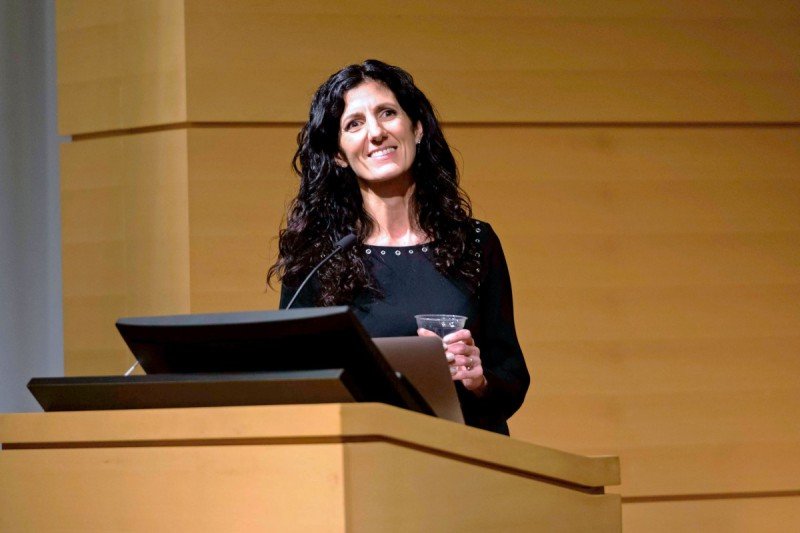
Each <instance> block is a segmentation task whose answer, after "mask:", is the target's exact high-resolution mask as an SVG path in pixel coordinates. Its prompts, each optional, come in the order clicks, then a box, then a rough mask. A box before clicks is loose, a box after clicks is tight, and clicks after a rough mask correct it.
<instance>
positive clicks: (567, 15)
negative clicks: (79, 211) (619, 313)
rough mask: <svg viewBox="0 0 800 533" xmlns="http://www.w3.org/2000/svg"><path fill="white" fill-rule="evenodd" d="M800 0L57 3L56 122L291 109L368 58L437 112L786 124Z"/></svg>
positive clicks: (797, 103) (799, 88)
mask: <svg viewBox="0 0 800 533" xmlns="http://www.w3.org/2000/svg"><path fill="white" fill-rule="evenodd" d="M767 5H768V6H769V7H766V6H767ZM799 11H800V10H798V9H797V8H796V6H793V5H791V4H789V3H781V2H768V3H767V4H764V3H755V2H746V3H744V4H743V5H731V4H729V3H717V4H715V5H714V6H713V7H711V8H710V9H709V10H707V11H706V10H701V9H698V8H697V7H695V6H691V5H690V3H688V2H681V3H680V4H674V5H672V6H671V7H669V8H667V7H665V6H663V5H662V4H661V3H659V2H635V3H634V2H626V3H621V4H619V5H618V6H616V7H615V8H613V9H611V8H608V6H599V5H595V4H591V3H584V2H572V3H568V4H566V5H562V3H558V5H555V4H553V5H546V6H536V5H528V4H526V3H514V2H504V3H501V4H496V3H475V4H472V5H469V6H465V5H464V3H463V2H457V1H448V2H439V3H437V4H436V5H430V4H429V3H427V2H411V3H405V4H404V5H403V8H402V9H401V10H400V11H399V12H398V10H397V6H394V5H393V4H384V5H381V4H375V3H374V2H365V1H361V0H359V1H355V2H347V3H343V4H337V5H336V6H335V7H333V6H328V5H327V4H320V3H316V2H310V3H303V4H302V5H298V4H296V3H290V2H248V1H244V0H237V1H229V2H224V3H220V2H217V1H216V0H185V2H179V1H174V2H173V1H169V0H148V1H147V2H125V1H123V0H114V1H113V2H97V1H92V2H80V1H75V0H61V1H60V2H59V4H58V47H59V97H60V101H59V104H60V128H61V131H62V133H65V134H75V133H88V132H93V131H107V130H117V129H126V128H133V127H141V126H151V125H155V124H169V123H174V122H184V121H186V120H189V121H219V122H232V121H244V122H270V121H272V122H274V121H278V122H283V121H298V120H303V119H304V118H305V117H306V116H307V113H308V101H309V99H310V97H311V94H312V93H313V91H314V89H315V88H316V87H317V86H318V85H319V84H320V83H321V82H322V81H323V80H324V79H325V76H326V75H328V74H330V73H333V72H334V71H335V70H336V69H338V68H339V67H341V66H344V65H346V64H349V63H354V62H359V61H361V60H363V59H366V58H367V57H377V58H380V59H383V60H385V61H388V62H391V63H395V64H399V65H401V66H403V67H404V68H406V69H408V70H409V71H410V72H412V73H413V74H414V75H415V76H416V78H417V80H418V81H419V83H420V85H421V86H422V87H423V88H424V89H425V90H426V91H427V92H428V95H429V96H430V97H431V99H432V101H433V102H435V103H436V104H437V106H438V108H439V110H440V111H441V112H442V113H443V115H444V116H445V117H447V119H448V120H450V121H459V122H630V121H635V122H646V121H658V122H696V121H711V122H732V121H733V122H761V121H779V122H785V121H798V120H800V99H798V95H800V59H798V58H800V12H799ZM143 36H147V38H143ZM333 43H335V46H332V44H333ZM403 43H413V46H407V45H403ZM454 88H456V90H454Z"/></svg>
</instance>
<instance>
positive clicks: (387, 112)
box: [383, 109, 397, 117]
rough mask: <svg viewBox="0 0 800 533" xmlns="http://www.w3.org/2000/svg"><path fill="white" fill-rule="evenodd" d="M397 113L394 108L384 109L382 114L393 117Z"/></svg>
mask: <svg viewBox="0 0 800 533" xmlns="http://www.w3.org/2000/svg"><path fill="white" fill-rule="evenodd" d="M396 114H397V111H395V110H394V109H384V111H383V116H384V117H393V116H395V115H396Z"/></svg>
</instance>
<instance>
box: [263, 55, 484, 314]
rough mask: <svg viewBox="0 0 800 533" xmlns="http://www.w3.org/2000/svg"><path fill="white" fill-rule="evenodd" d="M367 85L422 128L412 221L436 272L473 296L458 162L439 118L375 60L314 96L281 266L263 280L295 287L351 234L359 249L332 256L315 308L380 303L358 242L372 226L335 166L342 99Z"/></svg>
mask: <svg viewBox="0 0 800 533" xmlns="http://www.w3.org/2000/svg"><path fill="white" fill-rule="evenodd" d="M370 80H371V81H376V82H379V83H381V84H383V85H385V86H386V87H388V88H389V89H390V90H391V91H392V92H393V93H394V95H395V97H396V98H397V101H398V103H399V104H400V106H401V107H402V108H403V111H405V113H406V114H407V115H408V116H409V118H410V119H411V122H412V124H413V125H414V126H415V127H416V125H417V124H419V123H420V122H421V123H422V131H423V137H422V140H421V142H420V144H419V145H418V147H417V153H416V157H415V159H414V163H413V165H412V168H411V175H412V178H413V180H414V184H415V187H414V194H413V198H412V209H413V211H414V212H413V213H411V214H410V215H411V217H412V220H415V221H416V223H417V224H418V227H419V228H420V229H421V230H422V231H423V232H424V233H425V235H426V236H427V237H428V239H430V240H431V241H433V242H434V244H435V246H434V247H433V249H434V254H433V257H434V264H435V266H436V268H437V269H438V270H439V271H440V272H442V273H443V274H446V275H448V276H452V277H455V278H457V279H460V280H461V281H463V282H464V283H465V285H466V286H467V287H469V288H470V289H471V290H474V289H475V287H476V286H477V284H478V279H477V277H478V273H477V272H478V266H479V264H478V263H479V259H478V257H477V254H476V253H475V252H476V251H477V250H475V249H474V246H473V243H472V242H471V239H469V238H468V237H469V235H470V219H471V217H472V207H471V205H470V201H469V198H468V196H467V195H466V193H465V192H464V191H463V190H462V189H461V188H460V186H459V176H458V169H457V167H456V162H455V159H454V158H453V154H452V152H451V151H450V147H449V146H448V144H447V141H445V138H444V134H443V133H442V129H441V127H440V126H439V121H438V119H437V118H436V113H435V111H434V109H433V106H432V105H431V103H430V101H428V98H427V97H426V96H425V95H424V94H423V93H422V91H420V90H419V89H418V88H417V86H416V85H414V80H413V78H412V77H411V75H410V74H408V72H406V71H405V70H403V69H401V68H399V67H395V66H391V65H387V64H386V63H383V62H381V61H378V60H375V59H369V60H367V61H364V62H363V63H362V64H360V65H350V66H347V67H345V68H343V69H341V70H340V71H338V72H337V73H335V74H333V75H332V76H331V77H330V78H328V80H327V81H326V82H325V83H323V84H322V85H321V86H320V87H319V89H317V92H316V93H315V94H314V98H313V99H312V101H311V110H310V112H309V117H308V122H307V123H306V124H305V125H304V126H303V128H302V129H301V130H300V133H299V134H298V136H297V152H296V153H295V155H294V158H293V160H292V166H293V168H294V170H295V172H296V173H297V175H298V176H299V177H300V190H299V192H298V193H297V197H296V198H295V199H294V200H293V201H292V203H291V204H290V206H289V212H288V216H287V221H286V227H285V229H282V230H281V231H280V232H279V244H278V260H277V262H276V263H275V264H274V265H272V267H270V269H269V272H268V274H267V282H268V283H270V282H271V281H272V280H273V278H277V279H279V280H281V281H282V282H283V283H284V284H285V285H286V286H287V287H297V286H298V285H299V284H300V282H301V281H302V280H303V278H304V277H305V276H306V275H307V274H308V273H309V272H310V271H311V269H312V268H313V267H314V266H315V265H316V263H317V262H318V261H320V259H322V258H323V257H324V256H325V255H327V254H328V253H329V252H331V251H332V250H333V247H334V244H335V243H336V241H338V240H339V239H340V238H341V237H343V236H344V235H347V234H348V233H351V232H352V233H355V234H356V235H357V237H358V245H356V246H355V247H352V248H350V249H349V250H347V251H346V252H344V253H341V254H337V255H336V256H334V257H333V258H332V259H331V260H330V261H329V262H328V263H326V264H325V265H324V266H323V267H322V268H321V269H320V270H319V271H318V272H317V282H318V284H319V289H320V290H319V293H318V301H317V305H321V306H329V305H340V304H349V303H352V302H353V300H354V298H355V296H356V294H357V293H359V292H361V291H364V290H366V291H368V292H370V293H372V294H373V295H374V296H375V297H380V290H379V289H378V288H377V287H376V286H375V283H374V281H373V279H372V277H371V275H370V273H369V270H368V268H367V266H366V264H365V262H364V259H363V249H364V247H363V242H364V240H365V239H366V238H367V237H368V236H369V235H370V234H371V232H372V230H373V229H374V224H375V222H374V221H373V220H372V218H371V217H370V216H369V214H368V213H367V212H366V211H365V210H364V206H363V203H362V197H361V192H360V190H359V186H358V178H357V177H356V175H355V173H354V172H353V170H352V169H351V168H350V167H349V166H348V167H342V166H340V165H338V164H337V163H336V160H335V157H336V155H337V154H338V153H339V131H340V120H341V117H342V113H343V112H344V109H345V94H346V93H347V91H349V90H350V89H353V88H355V87H356V86H358V85H360V84H362V83H364V82H365V81H370Z"/></svg>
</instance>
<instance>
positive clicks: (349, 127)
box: [344, 120, 359, 131]
mask: <svg viewBox="0 0 800 533" xmlns="http://www.w3.org/2000/svg"><path fill="white" fill-rule="evenodd" d="M358 124H359V122H358V121H357V120H351V121H350V122H347V123H346V124H345V125H344V131H351V130H353V129H355V128H357V127H358Z"/></svg>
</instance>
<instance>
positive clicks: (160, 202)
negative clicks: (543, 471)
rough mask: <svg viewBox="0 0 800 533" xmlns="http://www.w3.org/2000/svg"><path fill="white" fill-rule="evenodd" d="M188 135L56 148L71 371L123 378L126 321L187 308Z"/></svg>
mask: <svg viewBox="0 0 800 533" xmlns="http://www.w3.org/2000/svg"><path fill="white" fill-rule="evenodd" d="M186 152H187V148H186V132H185V131H166V132H157V133H149V134H142V135H129V136H124V137H110V138H103V139H94V140H91V141H83V142H78V143H69V144H65V145H63V146H62V154H61V163H62V165H61V198H62V203H61V215H62V248H63V252H62V263H63V287H64V316H65V320H64V344H65V364H66V372H67V374H105V373H111V374H115V373H121V372H122V371H124V370H125V368H126V364H130V362H131V356H130V354H129V352H128V350H127V348H126V347H125V346H124V344H123V343H122V340H121V338H120V337H119V334H118V333H117V331H116V329H115V327H114V323H115V322H116V320H117V319H118V318H120V317H123V316H135V315H146V314H166V313H178V312H188V310H189V279H190V271H189V215H188V185H187V157H186Z"/></svg>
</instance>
